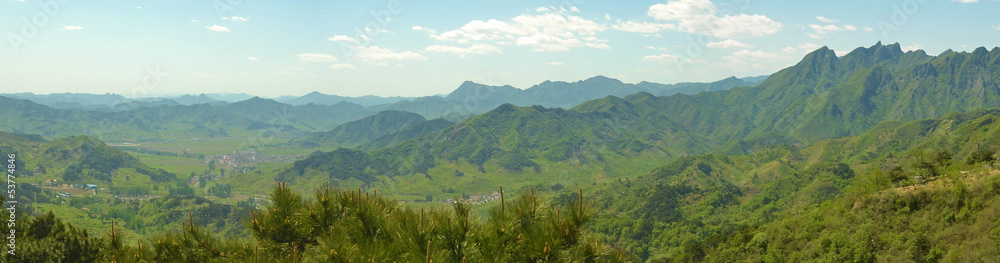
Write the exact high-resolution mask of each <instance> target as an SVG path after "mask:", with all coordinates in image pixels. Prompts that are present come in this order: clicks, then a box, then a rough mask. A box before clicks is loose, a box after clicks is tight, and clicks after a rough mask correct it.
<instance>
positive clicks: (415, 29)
mask: <svg viewBox="0 0 1000 263" xmlns="http://www.w3.org/2000/svg"><path fill="white" fill-rule="evenodd" d="M411 29H413V31H424V32H427V33H431V34H434V33H437V31H434V30H433V29H430V28H426V27H422V26H413V27H412V28H411Z"/></svg>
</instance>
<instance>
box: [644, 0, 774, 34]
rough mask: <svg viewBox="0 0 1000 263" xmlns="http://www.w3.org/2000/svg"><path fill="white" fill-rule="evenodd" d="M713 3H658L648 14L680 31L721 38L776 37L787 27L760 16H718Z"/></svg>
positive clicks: (693, 0) (698, 0)
mask: <svg viewBox="0 0 1000 263" xmlns="http://www.w3.org/2000/svg"><path fill="white" fill-rule="evenodd" d="M717 13H718V11H717V10H716V8H715V4H713V3H712V2H711V1H709V0H676V1H669V2H667V3H665V4H664V3H660V4H655V5H653V6H650V7H649V11H648V12H647V14H648V15H649V16H651V17H653V18H654V19H656V20H662V21H672V22H676V28H677V30H679V31H683V32H689V33H699V34H711V35H713V36H715V37H721V38H749V37H760V36H766V35H772V34H775V33H777V32H778V31H780V30H781V28H782V27H783V25H782V24H781V23H778V22H775V21H774V20H771V19H770V18H768V17H766V16H763V15H759V14H753V15H748V14H737V15H728V14H727V15H723V16H718V15H717Z"/></svg>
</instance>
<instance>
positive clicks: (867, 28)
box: [861, 27, 875, 32]
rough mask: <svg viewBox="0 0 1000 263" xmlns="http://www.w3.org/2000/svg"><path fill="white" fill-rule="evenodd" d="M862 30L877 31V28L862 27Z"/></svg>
mask: <svg viewBox="0 0 1000 263" xmlns="http://www.w3.org/2000/svg"><path fill="white" fill-rule="evenodd" d="M861 30H864V31H865V32H872V31H875V29H874V28H870V27H862V28H861Z"/></svg>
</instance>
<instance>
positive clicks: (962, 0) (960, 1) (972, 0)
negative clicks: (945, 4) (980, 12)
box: [951, 0, 979, 4]
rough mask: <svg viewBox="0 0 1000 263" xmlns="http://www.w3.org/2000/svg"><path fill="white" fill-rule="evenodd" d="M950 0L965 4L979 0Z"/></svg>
mask: <svg viewBox="0 0 1000 263" xmlns="http://www.w3.org/2000/svg"><path fill="white" fill-rule="evenodd" d="M951 1H952V2H959V3H965V4H968V3H977V2H979V0H951Z"/></svg>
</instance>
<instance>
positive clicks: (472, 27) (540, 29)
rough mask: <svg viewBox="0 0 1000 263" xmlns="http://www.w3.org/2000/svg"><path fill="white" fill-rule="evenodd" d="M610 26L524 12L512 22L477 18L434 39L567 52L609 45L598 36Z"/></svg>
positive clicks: (572, 17) (570, 16) (562, 14)
mask: <svg viewBox="0 0 1000 263" xmlns="http://www.w3.org/2000/svg"><path fill="white" fill-rule="evenodd" d="M606 29H607V26H605V25H602V24H598V23H596V22H594V21H591V20H588V19H585V18H582V17H579V16H573V15H567V14H564V13H548V14H540V15H520V16H517V17H514V18H512V19H511V20H510V21H509V22H504V21H500V20H496V19H490V20H487V21H482V20H474V21H472V22H469V23H467V24H465V25H463V26H462V27H460V28H458V29H455V30H450V31H446V32H443V33H441V34H432V35H431V38H434V39H437V40H441V41H454V42H457V43H460V44H467V43H471V42H473V41H495V43H496V44H500V45H504V44H516V45H520V46H529V47H532V51H536V52H539V51H567V50H569V49H570V48H575V47H594V48H607V44H603V43H601V42H604V40H602V39H599V38H596V37H593V38H586V37H588V36H594V35H596V34H597V33H598V32H601V31H604V30H606Z"/></svg>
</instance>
